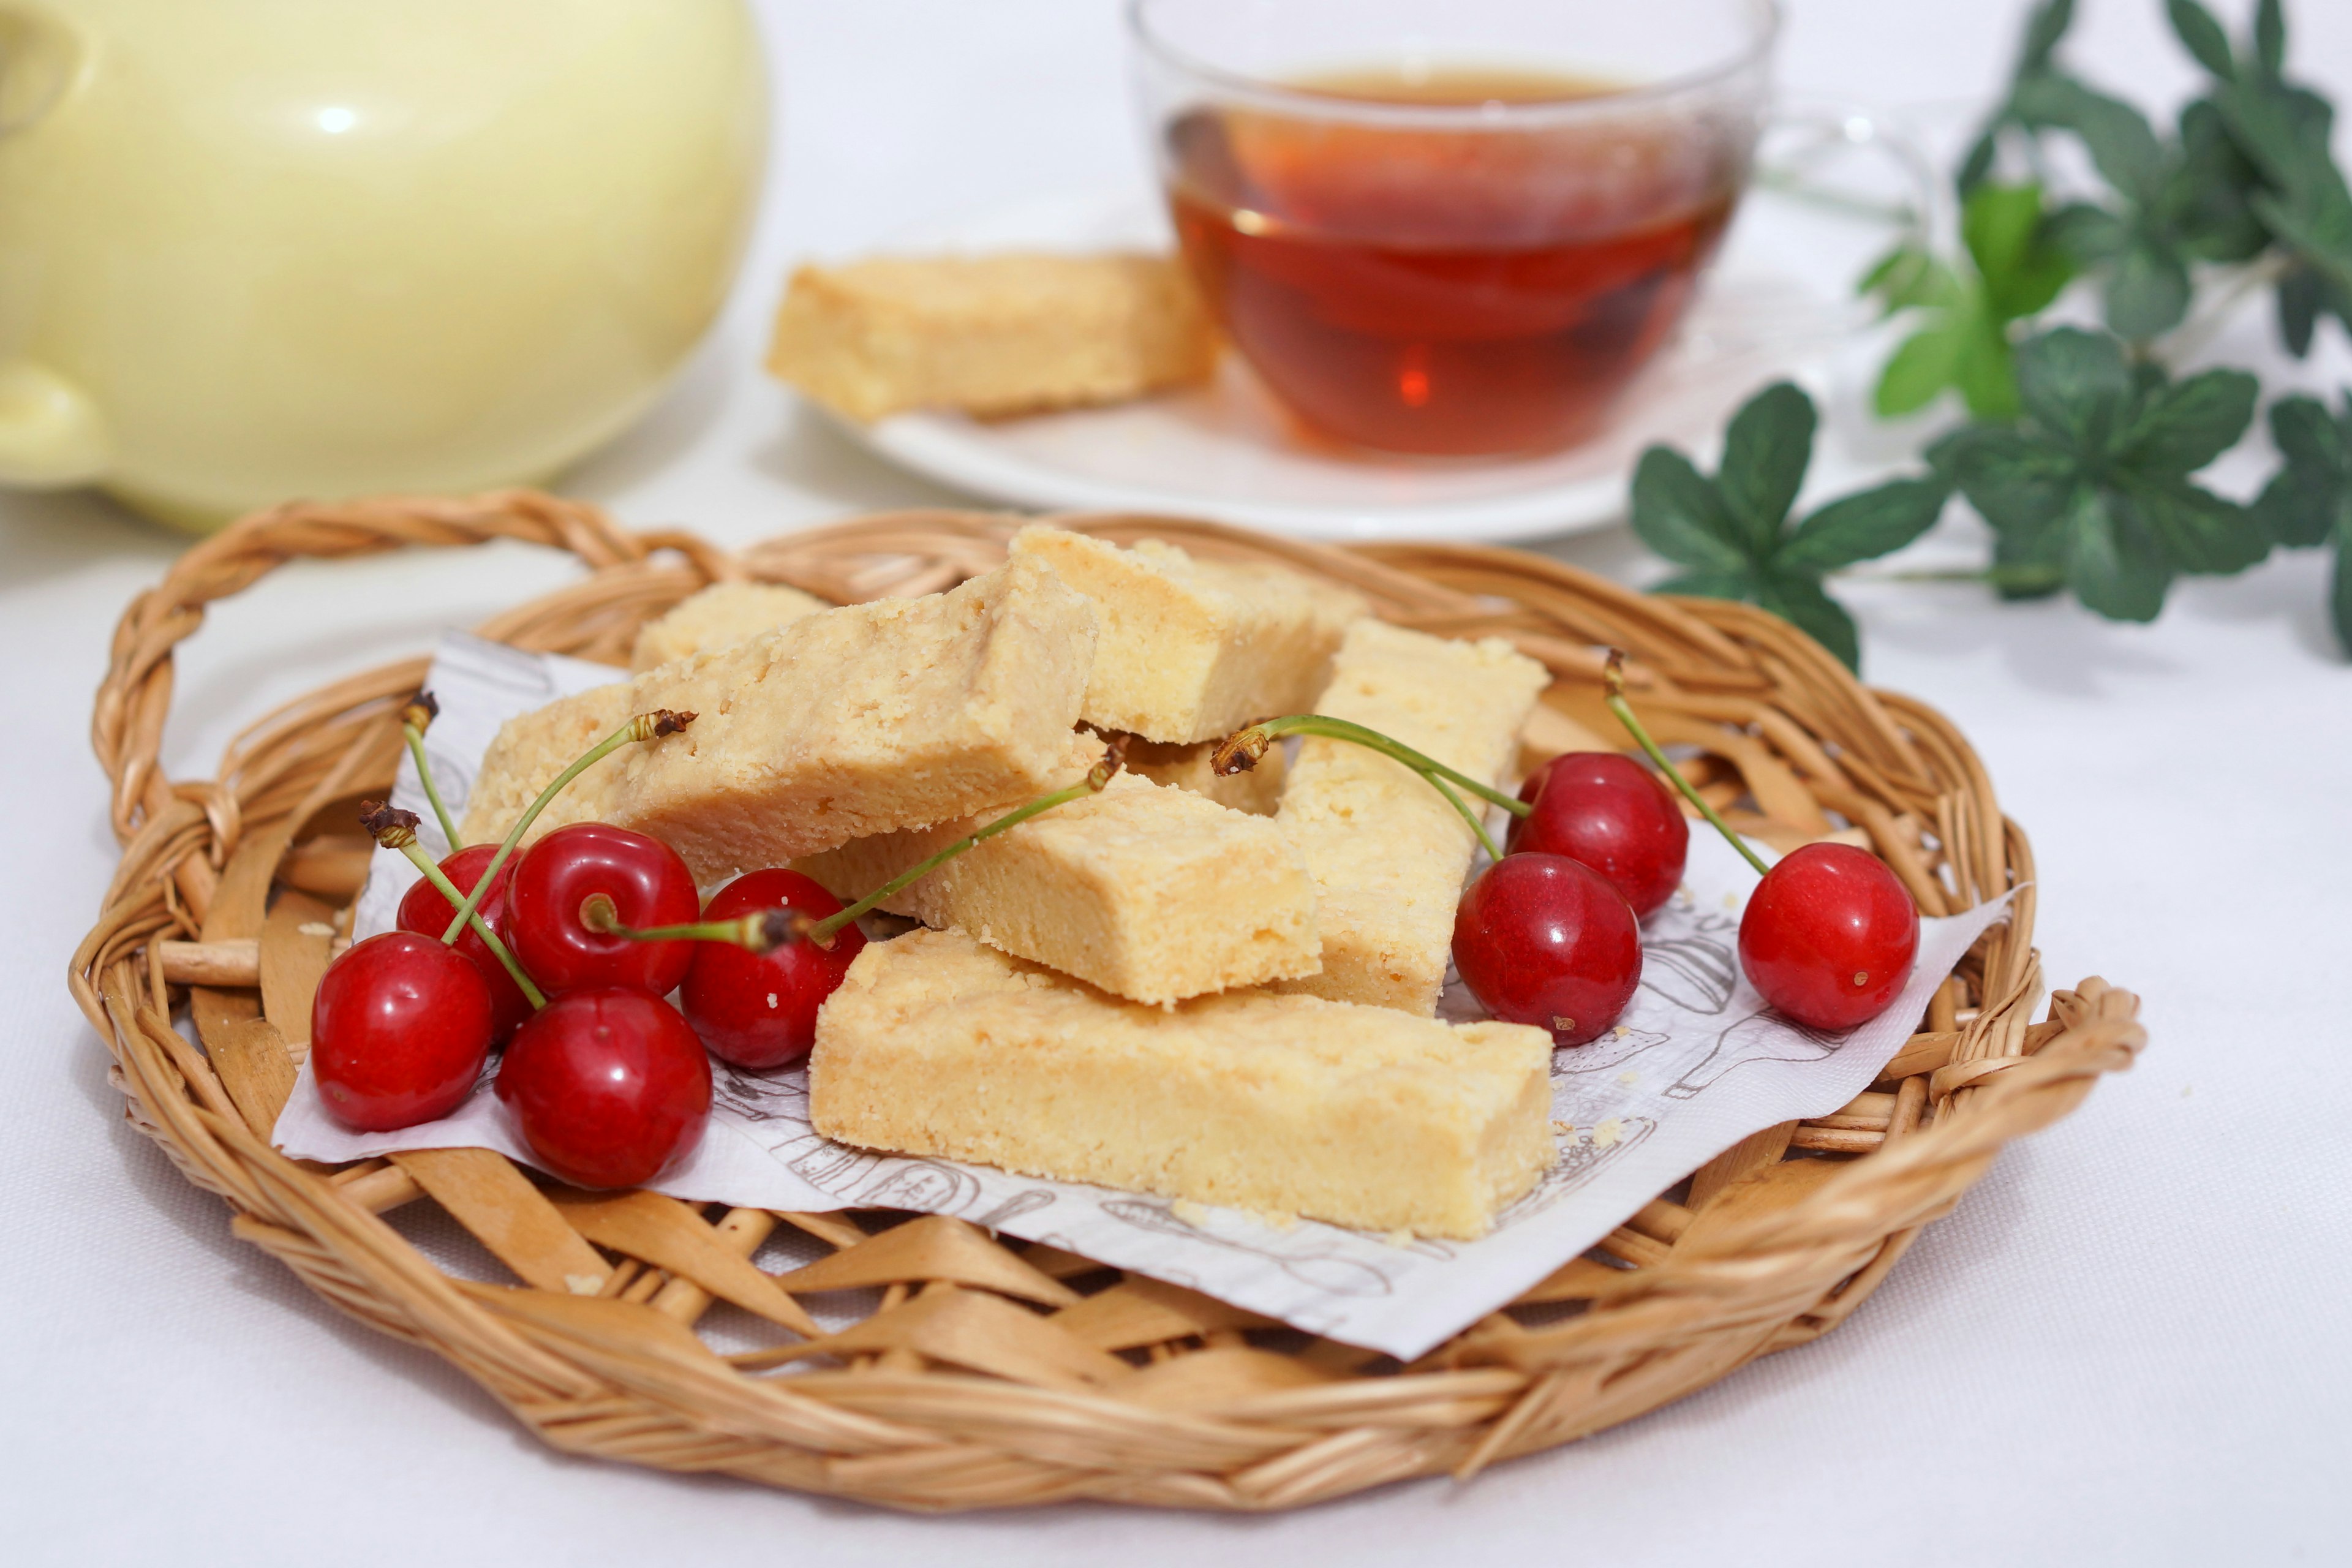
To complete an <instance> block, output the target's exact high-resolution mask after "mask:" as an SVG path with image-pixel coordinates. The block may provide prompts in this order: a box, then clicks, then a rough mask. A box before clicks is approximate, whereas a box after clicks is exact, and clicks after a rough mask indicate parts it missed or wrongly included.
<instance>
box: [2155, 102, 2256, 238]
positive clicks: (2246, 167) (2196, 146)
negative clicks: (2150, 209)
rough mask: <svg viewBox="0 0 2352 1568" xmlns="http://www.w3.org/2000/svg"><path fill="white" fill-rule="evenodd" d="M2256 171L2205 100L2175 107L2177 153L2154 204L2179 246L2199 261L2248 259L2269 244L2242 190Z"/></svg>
mask: <svg viewBox="0 0 2352 1568" xmlns="http://www.w3.org/2000/svg"><path fill="white" fill-rule="evenodd" d="M2259 179H2260V175H2259V174H2257V172H2256V171H2255V169H2254V166H2253V164H2252V163H2248V162H2247V161H2246V159H2245V156H2244V154H2242V153H2240V152H2239V151H2238V144H2237V143H2236V142H2233V141H2231V139H2230V127H2229V124H2228V122H2227V121H2225V120H2223V118H2222V116H2221V110H2220V109H2218V108H2216V107H2215V106H2214V104H2213V102H2212V100H2210V99H2202V98H2200V99H2198V100H2195V101H2193V102H2190V103H2188V104H2184V105H2183V106H2182V107H2181V110H2180V158H2179V163H2177V164H2176V165H2175V166H2174V169H2173V172H2172V176H2171V178H2170V180H2168V182H2167V184H2166V185H2165V189H2164V191H2163V193H2162V195H2161V198H2160V200H2159V202H2158V205H2159V207H2160V208H2161V212H2162V216H2163V220H2164V221H2165V223H2166V224H2167V225H2168V226H2170V227H2171V229H2172V230H2173V231H2174V232H2175V233H2177V234H2178V235H2179V240H2180V248H2181V250H2182V251H2183V252H2184V253H2185V254H2186V255H2188V256H2190V257H2193V258H2196V259H2198V260H2200V261H2251V260H2252V259H2253V258H2255V257H2256V256H2259V255H2261V254H2262V252H2263V248H2264V247H2267V246H2268V245H2269V244H2270V235H2269V233H2268V232H2267V231H2266V230H2264V229H2263V226H2262V223H2261V222H2260V220H2258V219H2257V218H2256V217H2255V216H2254V215H2253V211H2252V208H2250V207H2249V206H2248V205H2246V195H2247V193H2248V192H2249V191H2251V190H2252V188H2253V187H2254V185H2255V184H2256V182H2257V181H2258V180H2259Z"/></svg>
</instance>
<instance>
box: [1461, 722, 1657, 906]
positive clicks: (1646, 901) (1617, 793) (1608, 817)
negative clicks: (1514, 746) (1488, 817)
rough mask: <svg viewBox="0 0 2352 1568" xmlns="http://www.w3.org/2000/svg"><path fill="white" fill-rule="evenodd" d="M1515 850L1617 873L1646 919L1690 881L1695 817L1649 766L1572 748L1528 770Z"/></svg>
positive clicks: (1613, 877)
mask: <svg viewBox="0 0 2352 1568" xmlns="http://www.w3.org/2000/svg"><path fill="white" fill-rule="evenodd" d="M1519 798H1520V799H1521V800H1524V801H1526V802H1527V803H1528V805H1531V806H1532V807H1534V809H1533V810H1532V811H1531V812H1529V813H1528V815H1527V816H1515V817H1513V818H1512V819H1511V836H1510V837H1509V838H1508V839H1507V841H1506V848H1507V851H1508V852H1509V853H1511V854H1520V853H1534V854H1539V855H1565V856H1567V857H1568V858H1570V859H1571V860H1576V861H1580V862H1582V863H1583V864H1585V865H1587V866H1590V867H1591V868H1593V869H1594V870H1596V871H1598V872H1600V873H1601V875H1602V876H1603V877H1606V878H1608V879H1609V880H1610V882H1611V883H1612V885H1613V886H1614V887H1615V888H1616V889H1617V890H1618V891H1619V892H1620V893H1622V894H1623V895H1624V896H1625V901H1626V902H1627V903H1629V904H1631V905H1633V914H1634V917H1635V918H1636V919H1646V918H1647V917H1648V916H1649V915H1650V914H1651V913H1652V912H1653V911H1654V910H1657V909H1658V908H1659V907H1660V906H1661V905H1663V904H1664V902H1665V901H1666V900H1668V899H1671V898H1673V897H1674V896H1675V889H1676V888H1679V887H1681V886H1682V882H1683V861H1684V860H1685V858H1687V857H1688V855H1689V853H1690V823H1689V821H1688V820H1687V819H1686V818H1685V816H1683V814H1682V808H1681V807H1680V806H1678V805H1675V799H1674V796H1673V795H1669V794H1668V793H1667V791H1666V786H1665V785H1664V784H1660V783H1659V782H1658V781H1657V779H1656V777H1655V776H1654V775H1653V774H1652V773H1651V772H1650V770H1649V769H1647V768H1645V767H1643V766H1642V764H1641V763H1637V762H1635V761H1633V758H1631V757H1627V756H1621V755H1619V754H1618V753H1617V752H1564V753H1562V754H1561V755H1559V756H1557V757H1554V758H1552V759H1551V760H1550V761H1549V762H1548V763H1544V765H1543V766H1541V767H1539V768H1538V769H1537V770H1536V771H1535V772H1534V773H1529V774H1528V781H1527V783H1525V784H1521V785H1520V786H1519Z"/></svg>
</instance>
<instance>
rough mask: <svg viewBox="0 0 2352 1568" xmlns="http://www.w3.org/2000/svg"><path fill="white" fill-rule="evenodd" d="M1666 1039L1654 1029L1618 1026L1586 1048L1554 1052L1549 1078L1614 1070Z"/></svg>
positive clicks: (1659, 1044) (1664, 1041) (1662, 1043)
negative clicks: (1608, 1069)
mask: <svg viewBox="0 0 2352 1568" xmlns="http://www.w3.org/2000/svg"><path fill="white" fill-rule="evenodd" d="M1667 1039H1668V1037H1667V1036H1665V1035H1664V1034H1661V1033H1660V1032H1659V1031H1657V1030H1655V1029H1633V1028H1628V1027H1626V1026H1624V1025H1622V1024H1620V1025H1618V1026H1616V1028H1614V1029H1612V1030H1611V1031H1610V1032H1609V1033H1608V1034H1605V1035H1603V1036H1601V1037H1600V1038H1599V1039H1597V1040H1595V1041H1593V1042H1592V1043H1591V1045H1589V1046H1579V1047H1577V1048H1576V1049H1574V1050H1572V1051H1554V1052H1553V1053H1552V1054H1551V1076H1552V1077H1553V1078H1555V1079H1559V1078H1568V1077H1572V1076H1574V1075H1576V1074H1579V1073H1588V1072H1601V1071H1603V1070H1605V1069H1607V1068H1613V1067H1618V1066H1621V1065H1622V1064H1623V1063H1626V1062H1629V1061H1632V1060H1633V1058H1635V1057H1638V1056H1640V1055H1641V1054H1642V1053H1643V1051H1646V1050H1649V1049H1651V1048H1652V1047H1656V1046H1663V1045H1664V1044H1665V1043H1666V1042H1667Z"/></svg>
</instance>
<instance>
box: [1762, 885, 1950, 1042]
mask: <svg viewBox="0 0 2352 1568" xmlns="http://www.w3.org/2000/svg"><path fill="white" fill-rule="evenodd" d="M1918 951H1919V906H1918V905H1917V904H1916V903H1914V902H1913V901H1912V900H1911V894H1910V892H1909V891H1908V890H1907V889H1905V887H1904V886H1903V884H1902V882H1901V881H1899V880H1898V879H1896V878H1895V873H1894V872H1892V871H1890V870H1888V869H1887V868H1886V863H1885V861H1883V860H1881V859H1879V858H1877V857H1876V856H1874V855H1871V854H1868V853H1865V852H1864V851H1863V850H1860V849H1856V848H1855V847H1853V846H1852V845H1850V844H1808V845H1806V846H1804V847H1802V848H1800V849H1796V850H1793V851H1791V852H1790V854H1788V855H1786V856H1784V857H1782V858H1781V859H1780V863H1779V864H1778V865H1776V866H1774V867H1773V868H1771V870H1769V871H1768V872H1766V873H1765V875H1764V879H1763V880H1762V881H1761V882H1759V883H1758V884H1757V887H1756V890H1755V892H1753V893H1751V894H1749V895H1748V912H1747V913H1746V914H1744V915H1742V916H1741V917H1740V920H1739V967H1740V968H1741V969H1742V970H1744V971H1746V972H1747V975H1748V984H1751V985H1753V986H1755V987H1756V989H1757V990H1758V991H1759V993H1761V994H1762V995H1763V997H1764V1000H1765V1001H1767V1002H1769V1003H1770V1004H1771V1005H1773V1006H1775V1007H1778V1008H1779V1009H1780V1011H1781V1012H1783V1013H1785V1014H1787V1015H1788V1016H1790V1017H1791V1018H1793V1019H1795V1020H1796V1021H1797V1022H1798V1023H1800V1024H1803V1025H1806V1026H1809V1027H1811V1028H1815V1029H1822V1030H1838V1029H1849V1028H1852V1027H1853V1026H1854V1025H1856V1024H1859V1023H1862V1022H1864V1020H1866V1019H1870V1018H1875V1017H1876V1016H1878V1015H1879V1014H1881V1013H1883V1012H1885V1010H1886V1008H1887V1005H1888V1004H1890V1003H1892V1002H1893V1001H1894V1000H1895V993H1896V992H1898V991H1900V990H1902V989H1903V983H1904V982H1905V981H1906V980H1907V979H1909V978H1910V975H1911V960H1912V959H1913V958H1914V957H1915V956H1916V955H1917V953H1918Z"/></svg>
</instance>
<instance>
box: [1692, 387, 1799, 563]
mask: <svg viewBox="0 0 2352 1568" xmlns="http://www.w3.org/2000/svg"><path fill="white" fill-rule="evenodd" d="M1817 423H1818V416H1816V415H1815V413H1814V412H1813V400H1812V399H1811V398H1810V397H1808V396H1806V395H1804V394H1803V393H1802V392H1800V391H1799V390H1798V389H1797V388H1796V387H1794V386H1792V385H1790V384H1789V383H1787V382H1785V381H1780V382H1775V383H1773V384H1771V385H1769V386H1768V387H1766V388H1765V389H1764V390H1763V391H1761V392H1759V393H1758V394H1757V395H1755V396H1753V397H1751V398H1749V399H1748V402H1747V404H1746V405H1744V406H1743V407H1741V409H1740V410H1739V412H1738V414H1735V415H1733V416H1732V418H1731V426H1730V428H1729V429H1727V430H1726V431H1725V432H1724V437H1723V462H1722V465H1721V467H1720V468H1717V472H1716V479H1715V483H1716V489H1718V490H1720V491H1721V492H1722V494H1723V500H1724V502H1725V504H1726V505H1727V507H1728V508H1729V510H1730V512H1731V515H1732V516H1733V517H1734V518H1736V519H1738V521H1740V522H1742V523H1744V524H1745V525H1746V527H1747V531H1748V551H1749V552H1750V553H1751V554H1753V555H1756V556H1758V557H1761V556H1762V555H1764V554H1765V553H1767V552H1769V550H1770V548H1771V545H1772V542H1773V540H1774V539H1775V538H1777V537H1778V536H1779V534H1780V524H1781V522H1782V521H1784V520H1786V519H1787V517H1788V515H1789V508H1790V507H1791V506H1793V505H1794V504H1795V503H1796V500H1797V489H1798V487H1800V486H1801V485H1802V484H1803V483H1804V482H1805V468H1806V467H1807V465H1809V464H1810V463H1811V461H1812V459H1813V428H1814V426H1815V425H1816V424H1817ZM1691 564H1693V565H1697V564H1700V563H1697V562H1693V563H1691Z"/></svg>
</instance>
